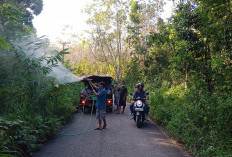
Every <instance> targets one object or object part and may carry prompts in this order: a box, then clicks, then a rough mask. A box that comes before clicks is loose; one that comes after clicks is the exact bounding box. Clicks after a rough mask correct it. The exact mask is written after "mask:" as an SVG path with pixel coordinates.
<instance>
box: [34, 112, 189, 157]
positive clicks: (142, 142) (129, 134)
mask: <svg viewBox="0 0 232 157" xmlns="http://www.w3.org/2000/svg"><path fill="white" fill-rule="evenodd" d="M80 117H81V114H80V113H77V114H75V115H74V118H73V120H72V121H71V122H70V124H67V125H66V126H65V127H64V128H67V127H69V126H70V125H71V124H72V123H73V122H75V121H77V125H76V126H73V127H71V128H70V129H68V130H67V133H72V134H73V133H79V132H81V131H82V130H83V128H84V127H85V126H86V123H87V121H88V120H89V118H90V114H85V115H84V116H83V117H82V118H81V119H80ZM130 119H131V117H130V116H129V115H128V111H127V112H126V113H125V114H119V115H118V114H115V113H109V114H107V122H108V126H107V129H105V130H101V131H99V130H94V128H96V127H97V121H96V119H95V117H93V121H92V123H91V125H90V127H89V129H88V130H87V131H86V133H85V134H83V135H81V136H74V137H73V136H68V137H67V136H57V137H54V138H53V139H51V140H50V141H49V142H47V143H46V144H45V145H44V146H43V147H42V148H41V150H40V151H39V152H37V153H36V154H35V155H34V157H187V156H188V155H185V153H184V152H183V151H182V150H181V148H180V147H178V146H177V145H175V144H173V142H172V140H170V139H168V138H167V137H166V136H165V135H164V134H163V133H162V132H161V131H160V130H159V129H158V127H157V126H156V125H155V124H153V123H152V122H150V121H147V122H146V123H145V126H144V127H143V128H142V129H138V128H137V127H136V126H135V123H134V121H133V120H130ZM78 121H79V122H78ZM61 131H62V130H61Z"/></svg>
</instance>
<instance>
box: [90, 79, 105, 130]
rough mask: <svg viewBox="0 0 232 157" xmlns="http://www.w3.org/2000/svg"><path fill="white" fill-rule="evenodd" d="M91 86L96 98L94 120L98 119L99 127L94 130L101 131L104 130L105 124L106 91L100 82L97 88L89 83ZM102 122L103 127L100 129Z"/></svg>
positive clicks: (103, 84)
mask: <svg viewBox="0 0 232 157" xmlns="http://www.w3.org/2000/svg"><path fill="white" fill-rule="evenodd" d="M90 83H91V84H92V86H93V87H94V88H95V89H96V90H93V93H94V94H95V95H96V96H97V102H96V109H97V110H96V119H98V123H99V126H98V128H96V129H95V130H102V129H105V128H106V126H107V124H106V102H105V101H106V90H105V83H104V82H100V83H99V84H98V86H99V87H97V86H96V85H95V84H94V83H93V82H91V81H90ZM102 121H103V122H104V125H103V127H102Z"/></svg>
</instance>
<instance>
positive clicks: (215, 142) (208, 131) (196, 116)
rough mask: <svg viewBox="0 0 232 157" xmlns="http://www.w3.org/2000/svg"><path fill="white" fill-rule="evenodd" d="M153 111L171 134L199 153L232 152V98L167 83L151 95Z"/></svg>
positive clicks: (216, 154) (203, 154)
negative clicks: (197, 92)
mask: <svg viewBox="0 0 232 157" xmlns="http://www.w3.org/2000/svg"><path fill="white" fill-rule="evenodd" d="M150 98H151V99H150V104H151V112H152V114H153V115H154V117H155V119H156V121H157V122H158V123H159V124H161V125H162V126H164V127H165V128H166V130H167V131H168V132H169V134H170V135H172V136H173V137H175V138H176V139H177V140H178V141H180V142H182V143H184V144H185V146H186V147H188V150H189V151H190V152H191V153H193V154H195V155H196V156H229V155H231V154H232V135H231V131H232V122H231V118H232V115H231V112H230V111H231V109H232V97H231V96H230V95H227V96H225V98H222V97H221V96H220V97H219V96H217V95H209V94H207V92H202V93H201V94H196V92H194V91H191V90H190V89H189V90H185V89H184V87H183V86H177V87H172V88H169V87H168V84H167V83H163V85H162V87H161V88H160V89H158V90H157V91H155V92H152V93H151V96H150Z"/></svg>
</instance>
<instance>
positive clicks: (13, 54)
mask: <svg viewBox="0 0 232 157" xmlns="http://www.w3.org/2000/svg"><path fill="white" fill-rule="evenodd" d="M41 6H42V1H41V0H30V1H28V0H27V1H23V0H22V1H18V0H17V1H14V0H12V1H11V0H9V1H7V0H3V1H2V0H1V2H0V60H1V64H0V156H30V154H31V153H32V152H34V151H35V150H36V149H38V148H39V146H40V145H41V144H42V143H43V142H45V140H46V139H47V138H49V137H50V136H51V135H53V134H54V133H55V132H56V131H57V129H58V128H59V127H60V126H61V124H62V123H64V122H65V121H66V120H68V119H69V118H70V117H71V116H72V114H73V113H74V112H75V111H76V106H75V105H74V104H77V102H78V98H79V94H78V93H79V92H80V91H79V90H80V85H79V84H63V85H59V87H57V86H55V82H56V80H54V78H52V77H48V76H47V75H48V74H49V73H50V72H51V70H52V68H53V67H54V66H56V65H57V63H58V62H59V61H61V60H62V59H61V58H62V55H64V54H67V52H66V51H67V50H63V51H61V52H55V51H54V55H52V56H50V57H46V56H41V57H39V58H33V57H29V55H28V52H29V51H30V52H32V51H33V52H38V50H39V51H41V52H39V53H43V52H42V51H45V49H42V48H41V47H43V46H44V45H45V46H46V45H47V42H46V40H45V39H43V38H34V39H35V40H34V41H31V42H25V44H24V45H26V46H27V48H25V47H20V46H19V44H17V42H18V41H24V40H25V39H27V38H29V37H30V35H31V33H33V32H34V31H35V30H34V28H33V26H32V22H31V20H32V18H33V15H37V14H39V13H40V12H41V10H42V8H41ZM28 8H30V9H31V11H30V12H29V11H28V10H27V9H28ZM15 39H18V40H15ZM27 41H29V40H27ZM44 63H46V64H44Z"/></svg>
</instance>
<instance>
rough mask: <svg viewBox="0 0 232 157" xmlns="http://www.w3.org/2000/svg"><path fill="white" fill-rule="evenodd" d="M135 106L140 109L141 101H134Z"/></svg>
mask: <svg viewBox="0 0 232 157" xmlns="http://www.w3.org/2000/svg"><path fill="white" fill-rule="evenodd" d="M135 105H136V106H137V107H142V106H143V102H142V101H141V100H138V101H136V103H135Z"/></svg>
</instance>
